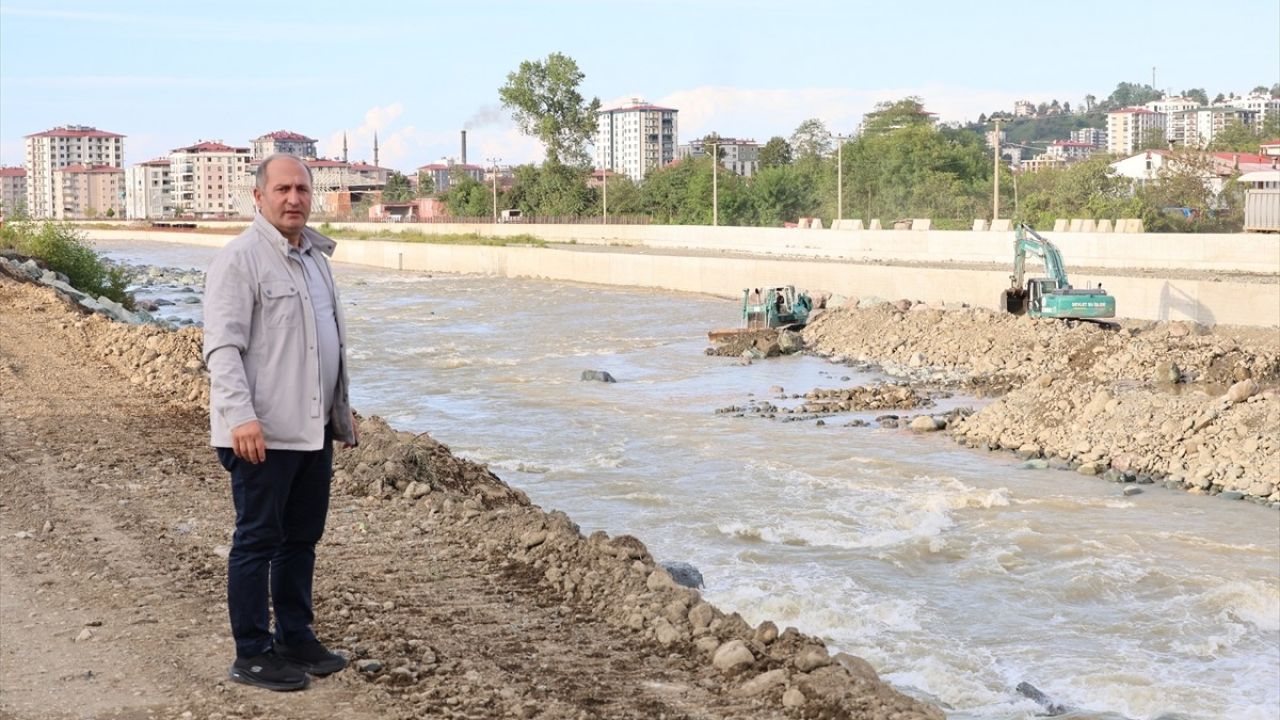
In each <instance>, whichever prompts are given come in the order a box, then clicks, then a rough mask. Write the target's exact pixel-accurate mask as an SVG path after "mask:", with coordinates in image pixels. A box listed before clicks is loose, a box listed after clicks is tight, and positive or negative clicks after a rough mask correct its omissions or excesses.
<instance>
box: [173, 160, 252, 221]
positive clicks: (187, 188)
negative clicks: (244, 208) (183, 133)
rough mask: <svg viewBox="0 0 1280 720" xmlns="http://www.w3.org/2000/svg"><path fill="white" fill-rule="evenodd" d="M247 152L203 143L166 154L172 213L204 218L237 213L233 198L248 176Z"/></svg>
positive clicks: (221, 216)
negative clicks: (171, 192) (167, 157)
mask: <svg viewBox="0 0 1280 720" xmlns="http://www.w3.org/2000/svg"><path fill="white" fill-rule="evenodd" d="M250 152H251V151H250V149H249V148H247V147H229V146H227V145H223V144H222V143H220V142H209V141H206V142H199V143H196V144H195V145H190V146H188V147H183V148H176V149H174V150H173V151H172V152H171V153H169V171H170V173H171V175H170V177H171V178H172V180H173V211H174V214H176V215H179V216H195V217H197V218H206V219H213V218H223V217H228V216H234V215H238V214H240V213H239V212H237V209H236V207H235V202H234V199H235V194H236V187H237V186H238V185H240V184H241V183H242V181H243V180H244V178H245V177H246V176H248V174H249V160H250Z"/></svg>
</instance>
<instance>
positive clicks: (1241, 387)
mask: <svg viewBox="0 0 1280 720" xmlns="http://www.w3.org/2000/svg"><path fill="white" fill-rule="evenodd" d="M1257 394H1258V382H1257V381H1256V380H1253V379H1252V378H1250V379H1248V380H1241V381H1240V382H1238V383H1236V384H1235V385H1232V386H1231V387H1230V388H1228V389H1227V396H1226V397H1227V400H1228V401H1230V402H1233V403H1242V402H1244V401H1245V400H1248V399H1249V398H1251V397H1253V396H1254V395H1257Z"/></svg>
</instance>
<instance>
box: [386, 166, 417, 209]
mask: <svg viewBox="0 0 1280 720" xmlns="http://www.w3.org/2000/svg"><path fill="white" fill-rule="evenodd" d="M412 199H413V186H412V185H410V184H409V178H407V177H405V176H404V174H402V173H398V172H396V171H395V170H392V171H391V173H390V174H388V175H387V184H386V185H383V186H382V202H384V203H402V202H409V201H410V200H412Z"/></svg>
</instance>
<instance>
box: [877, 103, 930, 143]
mask: <svg viewBox="0 0 1280 720" xmlns="http://www.w3.org/2000/svg"><path fill="white" fill-rule="evenodd" d="M931 124H933V116H932V115H930V114H929V113H927V112H925V110H924V102H923V101H922V100H921V99H920V98H919V97H916V96H914V95H912V96H910V97H905V98H903V99H901V100H896V101H894V102H879V103H876V107H875V109H874V110H872V111H871V112H869V113H867V114H866V115H865V116H863V118H862V132H863V134H869V133H877V132H886V131H889V130H896V129H898V128H902V127H907V126H909V125H931Z"/></svg>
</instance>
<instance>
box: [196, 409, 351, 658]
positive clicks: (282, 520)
mask: <svg viewBox="0 0 1280 720" xmlns="http://www.w3.org/2000/svg"><path fill="white" fill-rule="evenodd" d="M215 449H216V450H217V452H218V460H219V462H221V463H222V467H224V468H226V469H227V471H229V472H230V473H231V497H232V499H233V501H234V502H235V508H236V532H235V536H234V537H233V539H232V541H231V556H230V558H229V559H228V561H227V610H228V612H229V614H230V615H231V635H232V636H233V637H234V638H235V641H236V655H237V656H238V657H252V656H254V655H261V654H262V653H265V652H266V651H268V650H270V649H271V647H272V633H271V624H270V615H269V613H268V604H269V603H270V606H271V607H272V608H273V609H274V610H275V618H276V628H275V640H276V641H277V642H280V643H283V644H285V645H299V644H302V643H306V642H310V641H313V640H315V639H316V636H315V633H314V632H312V630H311V623H312V621H313V620H314V619H315V616H314V614H313V612H312V605H311V581H312V576H313V575H314V572H315V564H316V543H317V542H319V541H320V536H322V535H323V534H324V522H325V516H326V515H327V514H328V512H329V481H330V479H331V477H332V475H333V438H332V435H331V434H330V431H329V428H327V427H326V428H325V433H324V448H323V449H321V450H311V451H298V450H267V459H266V460H264V461H263V462H261V463H258V464H257V465H254V464H252V463H249V462H246V461H244V460H241V459H240V458H238V457H236V455H235V453H234V452H232V450H231V449H230V448H215ZM268 593H269V597H268Z"/></svg>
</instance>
